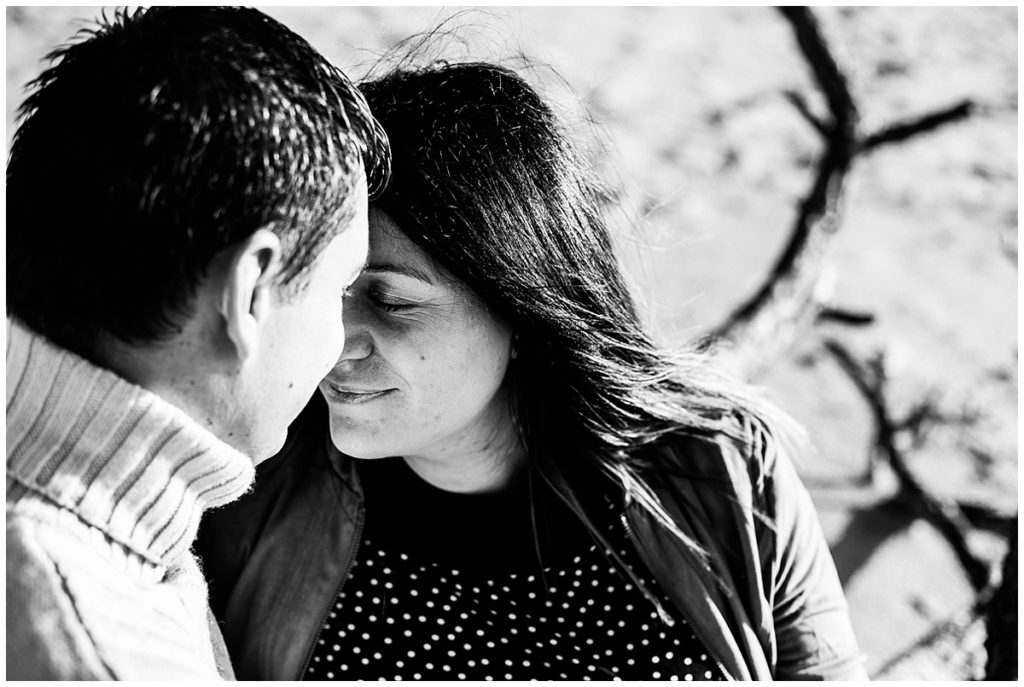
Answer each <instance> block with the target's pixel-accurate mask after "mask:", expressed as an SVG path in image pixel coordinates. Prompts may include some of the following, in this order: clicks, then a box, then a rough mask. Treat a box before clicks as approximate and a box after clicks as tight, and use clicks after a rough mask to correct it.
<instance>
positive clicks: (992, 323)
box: [6, 7, 1018, 679]
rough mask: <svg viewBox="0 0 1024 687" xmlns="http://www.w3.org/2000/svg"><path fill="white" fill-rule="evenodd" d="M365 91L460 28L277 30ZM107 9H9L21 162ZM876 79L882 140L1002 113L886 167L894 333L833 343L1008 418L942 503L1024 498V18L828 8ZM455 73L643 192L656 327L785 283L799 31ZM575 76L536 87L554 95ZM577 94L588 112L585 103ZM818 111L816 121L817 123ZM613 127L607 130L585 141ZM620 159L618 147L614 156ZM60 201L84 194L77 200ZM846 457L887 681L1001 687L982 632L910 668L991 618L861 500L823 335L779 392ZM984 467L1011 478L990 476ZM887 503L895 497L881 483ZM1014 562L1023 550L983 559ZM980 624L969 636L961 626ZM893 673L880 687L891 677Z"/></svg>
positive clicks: (871, 657)
mask: <svg viewBox="0 0 1024 687" xmlns="http://www.w3.org/2000/svg"><path fill="white" fill-rule="evenodd" d="M266 11H267V12H268V13H269V14H271V15H272V16H275V17H276V18H278V19H280V20H281V21H283V22H284V23H285V24H287V25H288V26H290V27H291V28H293V29H294V30H296V31H297V32H298V33H300V34H301V35H303V36H305V37H306V38H307V39H309V40H310V42H311V43H313V44H314V45H315V46H316V47H317V48H318V49H320V50H321V51H322V52H323V53H324V54H326V55H327V56H329V57H330V58H332V59H333V60H335V61H336V62H337V63H338V64H339V65H340V66H342V68H344V69H345V70H346V71H348V72H349V74H350V75H352V76H353V77H355V78H358V77H359V76H360V75H361V74H362V73H364V72H365V70H366V68H367V67H368V66H369V65H371V64H372V63H373V62H374V61H375V60H376V58H377V57H378V56H379V55H380V54H381V53H382V52H384V51H385V50H386V49H387V48H388V47H390V46H392V45H394V43H395V42H396V41H398V40H400V39H402V38H405V37H407V36H408V35H410V34H412V33H417V32H422V31H425V30H429V29H431V28H433V27H434V26H436V25H437V24H438V23H439V22H440V21H442V20H444V19H446V18H448V17H450V16H451V15H452V14H454V13H455V10H452V9H439V8H424V7H416V8H394V7H349V8H331V7H316V8H298V7H273V8H267V10H266ZM97 14H98V10H96V9H94V8H61V7H49V8H45V7H33V8H12V7H9V8H7V53H6V54H7V123H8V133H7V140H8V141H10V138H11V136H12V135H13V129H12V122H13V117H14V111H15V108H16V106H17V104H18V103H19V102H20V100H21V98H22V90H21V89H22V86H23V84H24V83H25V82H26V81H27V80H28V79H29V78H31V77H32V76H34V75H35V74H36V73H37V71H38V70H39V69H40V66H41V62H40V59H41V57H42V56H43V55H44V54H45V52H46V51H47V50H49V49H50V48H52V47H53V46H54V45H56V44H58V43H60V42H62V41H64V40H66V39H67V38H68V36H69V35H70V34H71V33H72V32H73V31H74V30H75V29H77V28H80V27H81V26H84V25H87V22H83V21H82V20H83V19H88V18H91V17H94V16H96V15H97ZM818 15H819V17H820V18H821V20H822V23H823V25H824V29H825V31H826V33H827V35H828V37H829V39H830V40H831V41H832V43H833V47H834V49H835V52H836V56H837V58H838V60H839V62H840V65H841V66H842V67H843V68H844V69H845V71H846V72H847V74H848V75H849V76H850V78H851V82H852V86H853V89H854V93H855V95H856V97H857V99H858V102H859V105H860V108H861V114H862V117H863V121H864V123H865V128H866V129H868V130H871V129H872V128H874V127H877V126H880V125H882V124H885V123H888V122H891V121H892V120H894V119H897V118H901V117H910V116H913V115H915V114H921V113H924V112H926V111H929V110H931V109H939V108H942V107H944V106H947V105H951V104H954V103H955V102H958V101H960V100H961V99H963V98H972V99H975V100H976V101H978V102H980V103H982V104H983V105H984V106H985V108H986V111H985V112H984V113H983V114H981V115H979V116H976V117H974V118H972V119H971V120H969V121H967V122H963V123H958V124H954V125H951V126H948V127H946V128H944V129H942V130H941V131H939V132H936V133H932V134H928V135H924V136H921V137H920V138H918V139H915V140H914V141H912V142H910V143H907V144H905V145H901V146H897V147H893V148H891V149H885V150H883V151H881V152H879V153H877V154H876V155H874V156H872V157H870V158H868V159H865V160H862V161H861V162H860V163H859V164H858V165H857V167H856V168H855V170H854V172H853V174H852V175H851V178H850V184H849V187H848V191H847V196H846V207H845V213H846V214H845V217H846V220H845V224H844V228H843V229H842V232H841V235H840V237H839V239H838V242H837V245H836V248H835V253H834V255H833V257H834V262H835V264H836V267H837V276H838V281H837V284H836V293H837V301H838V302H839V303H841V304H843V305H845V306H848V307H850V308H852V309H856V310H865V311H870V312H873V313H875V314H876V315H877V317H878V320H877V323H876V324H875V325H874V326H872V327H870V328H868V329H866V330H863V331H841V330H830V331H828V332H827V333H829V334H832V335H835V336H838V337H840V338H841V339H842V340H843V341H845V342H846V343H848V344H849V345H850V346H852V347H853V348H854V350H856V351H858V352H860V353H864V354H867V353H870V352H872V351H875V350H879V349H884V350H886V351H887V353H888V355H889V360H890V362H891V363H892V377H893V379H892V391H893V398H894V399H895V400H896V402H897V407H900V404H907V403H910V402H911V401H913V400H914V399H915V398H919V397H920V395H921V394H922V393H924V392H925V391H927V390H930V389H933V390H936V391H937V392H939V393H940V397H941V398H942V400H943V403H944V404H946V406H947V407H948V408H952V409H955V408H958V407H961V406H963V405H968V406H971V407H975V408H978V409H981V410H983V411H984V413H985V419H984V421H983V423H982V424H981V425H979V426H977V427H975V428H974V429H972V430H970V431H962V430H952V429H950V430H947V431H940V432H937V433H936V434H935V435H934V436H933V438H932V440H931V441H930V442H929V443H928V444H927V445H926V446H925V447H924V448H923V449H922V450H920V451H917V452H915V453H914V454H913V456H914V463H913V467H914V469H915V470H916V471H917V473H918V474H919V475H920V476H921V478H922V479H924V480H925V481H926V483H927V484H928V485H929V486H930V487H931V488H933V489H934V490H936V491H937V492H939V493H943V494H947V495H951V496H955V497H957V498H961V499H970V500H976V501H981V502H996V503H1003V504H1006V505H1007V507H1011V508H1015V504H1016V502H1017V480H1018V478H1017V371H1018V363H1017V331H1018V325H1017V270H1016V265H1017V259H1016V247H1017V29H1016V26H1017V10H1016V8H1012V7H1011V8H956V7H945V8H925V7H916V8H852V9H851V8H823V9H819V10H818ZM452 26H457V27H458V28H457V30H456V33H455V35H456V36H457V37H458V38H459V41H460V42H458V43H452V42H450V44H449V45H450V46H451V50H450V51H449V55H450V56H452V57H455V58H460V57H461V58H474V59H492V60H494V59H498V60H503V59H507V58H508V57H509V56H510V55H514V54H518V53H523V54H526V55H528V56H530V57H531V58H533V59H535V60H537V61H539V62H541V63H544V64H547V65H550V66H551V67H553V68H554V70H555V71H556V72H557V74H560V75H561V77H564V79H565V81H566V82H567V83H568V84H569V85H570V86H571V91H570V92H567V91H566V90H565V89H561V88H554V89H552V90H551V91H550V92H551V95H552V97H553V98H555V99H556V101H557V102H558V103H559V106H560V107H561V108H562V109H563V110H564V112H565V114H566V116H567V118H569V120H570V121H572V122H574V127H575V130H576V132H577V135H578V136H580V137H581V139H582V140H584V141H585V142H587V143H588V145H591V144H592V142H593V141H594V140H595V139H596V140H598V141H600V142H603V149H604V150H605V153H604V155H603V157H601V158H600V163H599V164H600V166H601V168H602V169H603V170H604V172H603V173H604V174H606V175H608V177H609V178H610V179H612V181H613V182H614V183H616V184H617V185H618V186H619V187H620V188H621V189H622V192H621V196H620V198H619V200H620V201H621V205H622V207H623V208H624V211H623V213H621V214H619V215H617V217H618V222H617V224H618V225H621V230H620V233H619V236H618V239H619V244H620V246H621V248H622V253H623V257H624V260H625V262H626V263H627V265H628V267H629V269H630V272H631V274H633V276H634V278H635V280H636V282H637V290H638V293H639V294H640V295H641V297H642V300H643V301H644V303H645V305H646V307H647V310H648V312H649V314H650V319H651V322H652V325H653V326H654V327H655V329H656V331H657V332H658V334H659V337H660V338H661V340H662V341H664V342H665V343H666V344H668V345H678V344H682V343H685V342H686V341H687V340H689V339H691V338H692V337H694V336H696V335H698V334H699V333H701V332H702V331H703V330H704V329H706V328H707V327H709V326H711V325H713V324H715V323H716V322H717V321H718V320H719V319H720V318H722V317H723V316H724V315H725V314H726V313H727V312H728V311H729V309H730V308H731V307H732V306H733V305H735V304H737V303H738V302H739V300H740V299H741V298H742V297H744V296H746V295H747V294H749V293H750V292H751V290H752V289H753V288H754V287H755V286H756V285H757V284H759V283H760V280H761V279H762V278H763V275H764V274H765V272H766V270H767V268H768V267H769V265H770V262H771V260H772V258H773V257H774V256H775V254H776V252H777V251H778V250H779V248H780V246H781V241H782V240H783V238H784V237H785V236H786V234H787V232H788V228H789V223H790V222H791V221H792V219H793V217H794V214H795V206H796V203H797V202H798V199H799V197H800V195H801V194H802V193H803V191H804V187H805V185H806V184H807V183H808V180H809V178H810V173H811V165H812V164H813V160H814V155H815V153H816V150H817V145H818V143H817V139H816V137H815V135H814V134H813V132H812V131H810V130H809V127H808V125H807V124H806V123H805V122H804V121H803V120H802V119H801V118H800V117H799V116H798V115H797V114H796V113H795V112H794V111H793V109H792V108H791V106H790V105H788V104H787V103H786V102H785V101H784V99H783V98H782V97H781V96H780V94H781V92H782V91H784V90H787V89H796V90H801V91H804V92H810V81H809V77H808V74H807V72H806V69H805V67H804V65H803V64H802V63H801V61H800V60H799V57H798V54H797V52H796V50H795V48H794V44H793V41H792V38H791V35H790V33H789V29H788V26H787V25H786V24H785V23H784V22H783V21H782V20H781V18H780V17H779V16H778V15H777V14H776V13H775V12H774V11H773V10H771V9H768V8H756V7H747V8H722V9H712V8H669V7H656V8H639V7H638V8H618V7H603V8H547V7H525V8H489V9H487V10H485V11H482V12H470V13H468V14H462V15H460V16H459V17H458V18H456V19H455V20H454V24H452ZM545 75H547V77H550V73H548V72H545V70H543V69H538V70H535V71H534V76H535V78H536V80H537V81H538V83H541V82H544V83H548V84H550V83H551V82H552V79H551V78H546V77H545ZM573 94H574V95H573ZM814 102H817V101H814V100H812V103H814ZM584 111H585V112H589V114H590V116H591V117H592V118H593V119H594V120H596V122H597V123H598V125H599V127H600V128H599V129H598V130H597V131H596V133H595V129H594V128H593V127H592V126H589V125H587V124H586V122H584V121H583V119H584V116H583V114H581V113H583V112H584ZM591 147H593V148H594V149H595V150H596V149H598V148H597V147H595V146H593V145H591ZM55 196H59V189H55ZM756 381H758V382H759V383H761V384H763V385H765V386H766V387H767V389H768V391H769V393H770V394H771V396H772V397H773V398H774V399H776V400H777V401H778V402H779V403H780V404H782V405H783V406H784V407H785V408H787V409H788V410H789V411H790V412H792V413H793V414H794V415H796V416H797V418H798V419H800V420H801V421H802V422H803V423H805V424H806V425H807V426H808V427H809V428H810V430H811V432H812V434H813V437H814V439H815V441H816V442H817V444H818V446H819V448H820V449H821V457H820V458H819V460H818V461H817V462H815V463H814V464H808V465H803V466H801V470H802V473H803V475H804V477H805V479H806V480H807V481H808V484H809V486H810V487H811V490H812V495H813V496H814V498H815V501H816V503H817V504H818V507H819V511H820V514H821V518H822V522H823V525H824V527H825V530H826V535H827V536H828V537H829V540H830V542H831V543H832V544H833V551H834V554H835V556H836V559H837V564H838V566H839V569H840V573H841V575H842V577H843V579H844V584H845V585H846V589H847V593H848V596H849V599H850V603H851V607H852V614H853V618H854V622H855V625H856V629H857V631H858V635H859V638H860V640H861V643H862V646H863V648H864V650H865V652H866V654H867V657H868V667H869V670H870V671H871V672H872V673H873V674H874V675H875V676H877V677H890V678H893V679H899V678H934V679H942V678H953V679H956V678H965V677H970V676H972V675H973V674H976V671H977V669H978V661H979V660H980V659H979V654H978V651H977V643H978V642H979V641H980V639H979V636H978V634H977V627H976V625H975V626H973V627H967V628H966V629H965V628H960V629H956V628H954V630H953V631H952V633H947V634H946V635H944V636H941V637H939V638H938V639H937V640H936V641H935V642H932V643H925V645H924V646H923V648H922V649H919V650H917V651H915V652H910V654H909V655H908V656H907V657H905V658H899V660H896V661H895V662H893V661H892V659H893V658H894V657H898V656H899V655H900V654H901V651H902V650H904V649H905V648H907V647H910V646H911V645H913V644H914V642H915V640H917V639H919V638H920V637H922V636H923V635H924V634H925V633H926V632H928V631H929V630H930V629H931V628H933V627H934V626H935V625H936V624H937V623H939V622H941V621H943V620H947V619H953V620H955V619H956V616H957V613H958V612H959V611H961V610H962V609H963V608H964V607H965V606H966V605H968V604H969V603H970V601H971V598H972V597H971V592H970V588H969V586H968V585H967V583H966V582H965V580H964V579H963V575H962V574H961V573H960V570H959V566H958V564H957V563H956V561H955V559H954V558H953V556H952V554H951V553H950V552H949V551H948V550H947V548H946V547H945V545H944V544H943V542H942V541H941V540H940V539H939V537H938V535H937V534H936V533H935V532H934V531H933V530H932V529H931V528H930V527H929V526H927V525H925V524H923V523H921V522H915V521H913V520H912V519H911V518H910V517H909V516H907V515H906V514H904V513H902V512H900V511H899V510H898V509H895V508H892V507H888V506H885V505H884V504H883V503H882V501H883V499H884V497H885V496H887V495H888V494H887V493H886V492H885V487H884V486H883V487H878V486H876V487H875V488H867V487H863V486H861V485H860V484H859V483H858V482H857V481H856V478H857V476H858V475H860V474H861V473H862V471H863V469H864V467H865V465H866V460H867V456H866V451H867V447H868V445H869V442H870V439H871V424H870V422H871V421H870V416H869V414H868V411H867V409H866V408H865V407H864V406H863V404H862V403H861V401H860V399H859V398H858V396H857V395H856V393H855V391H854V389H853V388H852V386H851V385H850V384H849V382H848V381H847V380H846V379H845V378H844V377H843V376H842V374H841V373H840V372H839V371H838V368H837V367H836V365H835V364H834V362H833V361H832V360H831V359H830V358H828V357H827V356H825V355H823V354H822V353H821V349H820V334H814V335H812V336H810V337H809V339H808V341H806V342H803V343H802V344H801V346H800V347H799V349H798V350H797V351H794V353H793V355H791V356H790V358H789V359H788V360H787V361H784V362H781V363H780V364H778V365H777V366H776V367H775V368H774V369H772V370H771V371H770V372H768V373H767V374H765V375H764V376H763V377H762V378H761V379H758V380H756ZM972 451H973V455H975V456H977V455H980V454H984V455H986V456H988V458H980V459H979V458H974V459H972V458H971V457H970V455H971V452H972ZM882 484H884V480H882ZM978 544H979V546H980V547H985V546H986V545H988V546H989V549H988V550H989V551H990V552H991V555H993V556H996V555H998V554H999V552H1000V551H1001V549H1000V547H999V545H998V542H992V541H991V540H985V539H984V538H981V539H979V542H978ZM954 625H955V623H954ZM880 671H881V672H880Z"/></svg>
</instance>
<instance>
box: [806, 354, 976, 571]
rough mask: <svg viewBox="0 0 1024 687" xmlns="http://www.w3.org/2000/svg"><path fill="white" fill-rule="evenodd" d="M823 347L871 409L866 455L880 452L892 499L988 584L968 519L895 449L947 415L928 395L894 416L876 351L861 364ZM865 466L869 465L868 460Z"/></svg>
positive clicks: (880, 357)
mask: <svg viewBox="0 0 1024 687" xmlns="http://www.w3.org/2000/svg"><path fill="white" fill-rule="evenodd" d="M825 348H826V349H827V350H828V351H829V352H830V353H831V354H832V355H833V357H834V358H835V359H836V361H837V362H838V363H839V366H840V367H841V368H842V369H843V371H844V372H845V373H846V374H847V376H848V377H849V378H850V380H851V381H852V382H853V384H854V386H856V387H857V390H858V391H860V393H861V396H862V397H863V398H864V400H865V401H867V404H868V406H869V407H870V409H871V414H872V417H873V418H874V423H875V438H874V441H873V445H872V449H873V451H872V454H873V456H874V458H875V459H877V458H880V457H882V456H884V458H885V460H886V462H887V463H888V464H889V466H890V467H891V468H892V470H893V472H894V473H895V474H896V477H897V479H898V480H899V485H900V493H899V495H898V497H897V498H898V499H899V500H900V501H902V502H903V503H905V504H907V505H908V506H909V507H910V508H912V509H913V510H914V511H915V512H916V513H918V514H919V515H921V516H922V517H924V518H925V519H927V520H928V521H929V522H931V523H932V524H933V525H935V527H936V528H937V529H938V530H939V532H940V533H942V535H943V537H945V539H946V541H948V542H949V544H950V546H951V547H952V548H953V551H954V553H956V556H957V559H958V560H959V561H960V563H961V565H963V567H964V570H965V571H966V573H967V577H968V579H970V581H971V584H972V585H973V586H974V588H975V589H979V590H980V589H984V588H986V587H988V586H989V584H990V583H991V581H992V579H993V571H992V570H991V568H990V566H989V565H988V564H987V563H986V562H985V561H983V560H982V559H980V558H978V557H977V556H975V555H974V553H973V552H972V551H971V549H970V547H969V546H968V544H967V538H968V535H969V533H970V531H971V522H970V521H969V520H968V519H967V516H965V515H964V513H963V511H961V510H960V507H959V506H958V505H957V504H956V503H955V502H952V501H949V500H947V499H942V498H938V497H936V496H934V495H932V494H930V493H929V492H928V491H927V490H926V489H925V487H924V486H923V485H922V484H921V482H920V480H918V479H917V476H916V475H914V473H913V472H912V471H911V470H910V468H909V466H908V465H907V459H906V456H905V455H904V451H903V450H901V448H900V444H901V443H909V444H910V445H911V446H920V444H921V443H922V441H923V438H922V434H923V433H924V432H925V429H924V425H925V423H926V422H928V421H934V420H935V419H936V418H945V419H947V420H948V418H946V416H944V415H943V414H941V413H939V411H938V410H937V408H936V406H935V402H934V400H933V399H928V398H926V399H925V400H924V401H922V402H920V403H919V404H917V405H916V406H915V407H914V408H913V409H912V410H911V411H910V413H908V415H907V416H906V417H904V418H903V419H896V418H895V417H894V414H893V412H892V410H891V408H890V405H889V401H888V398H887V396H886V385H887V382H888V378H887V375H886V370H885V357H884V356H883V355H881V354H879V355H876V356H875V357H873V358H871V359H869V360H868V361H866V362H860V361H858V360H857V359H856V358H855V357H854V355H853V354H852V353H850V351H848V350H847V349H846V347H845V346H843V345H842V344H841V343H839V342H838V341H835V340H831V339H830V340H828V341H826V342H825ZM958 421H959V422H962V423H965V424H968V423H971V422H973V421H974V419H973V418H971V417H969V416H967V417H964V418H962V419H959V420H958ZM904 432H909V433H910V434H911V436H912V439H911V441H910V442H901V441H900V434H901V433H904ZM871 465H872V466H873V465H874V460H872V463H871Z"/></svg>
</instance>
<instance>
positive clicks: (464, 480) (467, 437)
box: [404, 399, 526, 494]
mask: <svg viewBox="0 0 1024 687" xmlns="http://www.w3.org/2000/svg"><path fill="white" fill-rule="evenodd" d="M525 459H526V451H525V448H524V447H523V445H522V442H521V441H520V437H519V432H518V431H516V427H515V423H514V422H513V420H512V414H511V412H510V410H509V407H508V403H507V402H506V401H505V400H504V399H501V400H500V401H499V400H498V399H496V402H495V403H492V404H491V406H490V407H489V409H488V410H487V411H485V412H484V413H483V414H482V415H481V416H480V417H478V418H477V420H476V421H474V423H473V424H472V425H471V426H470V427H467V428H466V430H465V431H464V432H462V433H460V434H459V435H458V436H455V437H450V438H448V439H447V440H446V441H445V442H444V443H443V444H442V445H438V446H435V447H432V449H431V450H427V451H422V452H417V453H416V454H409V455H406V456H404V460H405V462H406V463H407V464H408V465H409V467H410V468H411V469H412V470H413V472H415V473H416V474H417V475H419V476H420V478H422V479H423V480H425V481H426V482H428V483H429V484H431V485H433V486H435V487H437V488H438V489H443V490H445V491H451V492H456V493H463V494H479V493H487V492H493V491H499V490H501V489H503V488H504V487H505V486H507V485H508V483H509V481H511V479H512V477H513V475H514V474H515V473H516V471H517V470H518V469H519V467H520V466H521V465H522V464H523V462H524V461H525Z"/></svg>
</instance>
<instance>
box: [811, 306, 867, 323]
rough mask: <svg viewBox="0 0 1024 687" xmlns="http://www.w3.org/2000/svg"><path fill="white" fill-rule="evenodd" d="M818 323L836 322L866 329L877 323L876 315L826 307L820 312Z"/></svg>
mask: <svg viewBox="0 0 1024 687" xmlns="http://www.w3.org/2000/svg"><path fill="white" fill-rule="evenodd" d="M817 321H818V322H835V323H837V324H845V325H849V326H851V327H866V326H867V325H869V324H874V323H875V315H874V313H869V312H857V311H855V310H847V309H845V308H836V307H832V306H824V307H822V308H821V309H820V310H819V311H818V319H817Z"/></svg>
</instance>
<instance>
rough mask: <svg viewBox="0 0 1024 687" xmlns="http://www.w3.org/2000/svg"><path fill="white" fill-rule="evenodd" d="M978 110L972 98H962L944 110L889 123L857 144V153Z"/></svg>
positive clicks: (893, 141)
mask: <svg viewBox="0 0 1024 687" xmlns="http://www.w3.org/2000/svg"><path fill="white" fill-rule="evenodd" d="M977 110H978V106H977V104H976V103H975V102H974V101H972V100H964V101H962V102H960V103H957V104H956V105H953V106H951V107H947V108H946V109H944V110H939V111H937V112H932V113H929V114H926V115H921V116H920V117H915V118H913V119H908V120H905V121H902V122H897V123H895V124H890V125H889V126H886V127H885V128H883V129H882V130H880V131H877V132H875V133H873V134H871V135H870V136H867V137H865V138H864V140H863V141H862V142H861V143H860V145H859V146H858V151H857V152H858V153H870V152H872V151H874V149H875V148H879V147H881V146H884V145H889V144H892V143H899V142H900V141H905V140H907V139H908V138H912V137H914V136H917V135H918V134H923V133H925V132H928V131H932V130H934V129H938V128H939V127H941V126H944V125H946V124H949V123H950V122H955V121H958V120H960V119H966V118H967V117H969V116H971V115H972V114H974V113H975V112H976V111H977Z"/></svg>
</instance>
